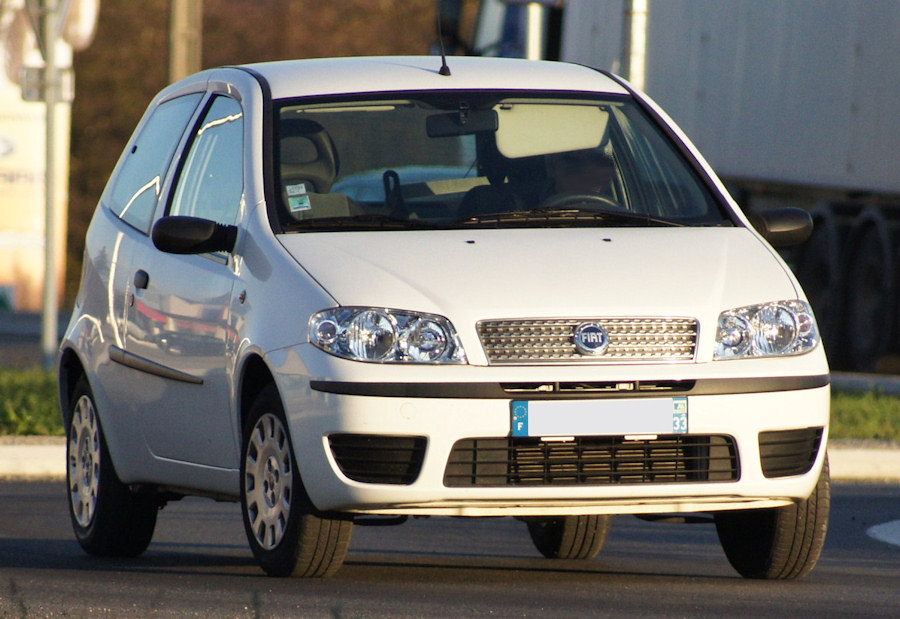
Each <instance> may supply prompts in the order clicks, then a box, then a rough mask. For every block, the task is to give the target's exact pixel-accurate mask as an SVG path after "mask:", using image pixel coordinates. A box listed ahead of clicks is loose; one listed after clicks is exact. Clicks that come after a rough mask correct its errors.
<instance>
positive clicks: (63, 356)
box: [56, 348, 90, 427]
mask: <svg viewBox="0 0 900 619" xmlns="http://www.w3.org/2000/svg"><path fill="white" fill-rule="evenodd" d="M57 367H58V370H57V375H56V379H57V393H58V395H59V408H60V411H61V412H62V419H63V427H68V424H69V416H70V415H71V411H70V410H69V402H71V401H72V393H73V392H74V391H75V385H76V384H78V379H79V378H81V377H82V376H84V377H85V380H87V372H86V371H85V369H84V364H83V363H82V361H81V358H80V357H79V356H78V354H77V353H76V352H75V351H74V350H73V349H71V348H65V349H63V350H62V352H61V353H60V355H59V364H58V366H57ZM88 382H90V381H88Z"/></svg>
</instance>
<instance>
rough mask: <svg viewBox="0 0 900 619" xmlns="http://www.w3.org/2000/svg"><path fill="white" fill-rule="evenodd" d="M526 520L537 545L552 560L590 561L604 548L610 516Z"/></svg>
mask: <svg viewBox="0 0 900 619" xmlns="http://www.w3.org/2000/svg"><path fill="white" fill-rule="evenodd" d="M526 522H527V524H528V533H529V535H531V541H532V542H534V546H535V548H537V549H538V551H540V553H541V554H542V555H544V556H545V557H547V558H548V559H581V560H588V559H593V558H594V557H596V556H597V554H598V553H599V552H600V550H602V549H603V544H605V543H606V536H607V535H608V534H609V525H610V517H609V516H608V515H593V516H560V517H558V518H530V519H528V520H527V521H526Z"/></svg>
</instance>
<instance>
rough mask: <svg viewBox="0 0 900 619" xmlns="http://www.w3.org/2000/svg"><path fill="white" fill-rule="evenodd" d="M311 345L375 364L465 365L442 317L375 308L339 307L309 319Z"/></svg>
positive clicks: (451, 329)
mask: <svg viewBox="0 0 900 619" xmlns="http://www.w3.org/2000/svg"><path fill="white" fill-rule="evenodd" d="M309 341H310V342H312V343H313V344H314V345H316V346H318V347H319V348H321V349H322V350H324V351H325V352H328V353H331V354H332V355H336V356H338V357H343V358H344V359H352V360H354V361H371V362H377V363H466V354H465V352H464V351H463V348H462V345H461V344H460V342H459V337H458V336H457V334H456V331H455V330H454V329H453V325H451V324H450V321H449V320H447V319H446V318H444V317H443V316H436V315H434V314H423V313H419V312H407V311H402V310H392V309H382V308H372V307H335V308H331V309H327V310H323V311H321V312H318V313H316V314H314V315H313V316H312V318H310V319H309Z"/></svg>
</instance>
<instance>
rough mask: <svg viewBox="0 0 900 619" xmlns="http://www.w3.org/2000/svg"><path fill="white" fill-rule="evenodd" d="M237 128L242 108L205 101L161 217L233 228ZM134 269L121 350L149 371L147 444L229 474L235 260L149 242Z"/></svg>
mask: <svg viewBox="0 0 900 619" xmlns="http://www.w3.org/2000/svg"><path fill="white" fill-rule="evenodd" d="M243 124H244V123H243V114H242V111H241V106H240V104H239V103H238V101H236V100H235V99H233V98H231V97H227V96H222V95H216V96H213V97H212V98H211V99H210V100H209V102H208V104H207V107H206V111H205V113H204V114H203V115H202V116H201V119H200V121H199V122H198V123H197V125H196V129H195V130H194V131H193V135H192V137H191V139H190V140H189V141H188V143H187V145H186V147H185V151H184V153H183V154H182V157H181V159H180V162H179V169H178V172H177V175H176V177H175V180H174V182H173V184H172V189H171V192H170V197H169V200H168V205H167V208H166V211H167V214H169V215H186V216H192V217H202V218H204V219H210V220H214V221H216V222H219V223H222V224H236V223H238V220H239V218H240V215H241V214H242V211H243V209H242V200H243V186H244V185H243ZM132 265H133V269H134V273H133V275H132V277H133V287H134V301H133V303H132V304H131V306H130V307H129V310H128V322H129V324H128V329H127V332H126V353H127V354H128V355H129V361H130V363H131V364H132V365H136V366H140V367H141V368H142V369H143V370H144V371H145V374H146V378H145V383H144V384H143V385H142V387H141V391H142V392H143V393H144V394H147V393H150V394H152V397H150V398H145V402H144V403H143V405H142V406H141V412H140V423H141V428H142V431H143V433H144V438H145V440H146V442H147V445H148V447H149V448H150V450H151V451H152V453H153V454H154V455H156V456H157V457H159V458H165V459H167V460H176V461H181V462H188V463H195V464H202V465H208V466H215V467H224V468H233V467H235V466H236V465H237V453H238V452H237V444H236V441H237V437H236V432H235V429H236V428H235V424H236V421H235V419H236V416H235V414H234V410H233V398H232V393H233V390H234V385H233V380H232V379H233V376H232V370H233V366H234V355H235V348H236V345H237V342H236V341H235V339H234V329H233V326H232V312H231V303H232V291H233V289H234V287H235V278H236V273H235V269H234V259H233V257H232V256H231V255H228V254H225V253H207V254H200V255H175V254H167V253H164V252H161V251H159V250H158V249H156V247H154V246H153V245H152V244H145V245H144V246H142V247H141V248H140V249H139V250H138V252H137V254H136V255H135V257H134V259H133V260H132Z"/></svg>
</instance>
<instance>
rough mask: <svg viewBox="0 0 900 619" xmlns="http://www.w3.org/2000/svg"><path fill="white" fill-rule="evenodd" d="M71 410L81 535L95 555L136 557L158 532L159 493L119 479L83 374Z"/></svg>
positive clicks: (69, 456) (72, 476) (71, 480)
mask: <svg viewBox="0 0 900 619" xmlns="http://www.w3.org/2000/svg"><path fill="white" fill-rule="evenodd" d="M69 416H70V417H69V427H68V441H67V444H66V481H67V487H68V498H69V515H70V516H71V519H72V528H73V529H74V531H75V537H76V538H77V539H78V543H79V544H81V547H82V548H84V550H85V551H86V552H87V553H89V554H92V555H97V556H109V557H136V556H137V555H139V554H141V553H142V552H144V550H146V549H147V546H149V545H150V540H151V539H152V538H153V530H154V528H155V527H156V515H157V512H158V511H159V507H158V503H157V501H156V498H155V497H154V496H153V495H152V494H150V493H146V492H145V493H136V492H132V491H131V490H130V489H129V488H128V486H126V485H125V484H123V483H122V482H121V481H120V480H119V477H118V475H117V474H116V470H115V468H114V467H113V462H112V459H111V458H110V456H109V450H108V449H107V447H106V440H105V439H104V437H103V430H102V429H101V428H100V419H99V417H98V416H97V406H96V404H95V403H94V396H93V394H92V393H91V390H90V387H89V386H88V384H87V381H86V380H85V379H84V378H83V377H82V378H81V379H79V381H78V383H77V384H76V386H75V391H74V393H73V396H72V400H71V404H70V408H69Z"/></svg>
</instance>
